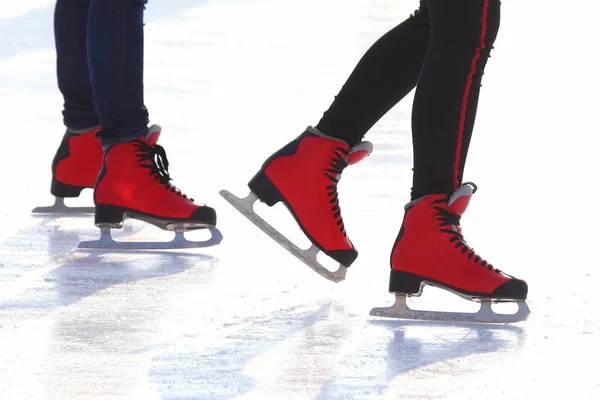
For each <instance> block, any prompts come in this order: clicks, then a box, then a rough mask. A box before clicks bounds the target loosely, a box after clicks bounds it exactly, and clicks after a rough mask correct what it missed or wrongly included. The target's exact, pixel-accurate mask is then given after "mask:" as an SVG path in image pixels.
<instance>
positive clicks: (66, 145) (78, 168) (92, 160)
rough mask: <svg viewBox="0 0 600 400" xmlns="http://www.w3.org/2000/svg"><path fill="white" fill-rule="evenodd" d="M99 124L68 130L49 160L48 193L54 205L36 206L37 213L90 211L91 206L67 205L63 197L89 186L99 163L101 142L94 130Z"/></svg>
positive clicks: (89, 187) (92, 184) (79, 191)
mask: <svg viewBox="0 0 600 400" xmlns="http://www.w3.org/2000/svg"><path fill="white" fill-rule="evenodd" d="M98 130H100V127H99V126H98V127H94V128H90V129H88V130H85V131H82V132H77V133H75V132H73V131H71V130H67V131H66V133H65V134H64V136H63V139H62V142H61V143H60V146H59V148H58V150H57V151H56V154H55V156H54V160H53V161H52V184H51V186H50V193H52V195H53V196H54V197H55V203H54V205H52V206H50V207H37V208H35V209H34V210H33V212H34V213H37V214H80V213H93V212H94V207H67V206H66V205H65V202H64V199H65V198H73V197H79V195H80V194H81V191H82V190H83V189H92V188H93V187H94V184H95V182H96V178H97V177H98V172H99V171H100V166H101V165H102V146H101V144H100V139H99V138H97V137H96V133H97V132H98Z"/></svg>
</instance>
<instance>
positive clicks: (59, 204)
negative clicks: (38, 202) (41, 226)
mask: <svg viewBox="0 0 600 400" xmlns="http://www.w3.org/2000/svg"><path fill="white" fill-rule="evenodd" d="M94 211H95V208H94V207H68V206H67V205H66V204H65V199H63V198H61V197H55V198H54V204H53V205H51V206H49V207H36V208H34V209H33V210H31V212H32V213H33V214H49V215H74V214H93V213H94Z"/></svg>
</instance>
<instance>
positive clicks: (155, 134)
mask: <svg viewBox="0 0 600 400" xmlns="http://www.w3.org/2000/svg"><path fill="white" fill-rule="evenodd" d="M161 131H162V128H161V127H160V125H152V126H151V127H150V128H148V133H146V136H145V138H144V139H145V140H146V143H148V144H149V145H150V146H152V147H154V146H156V143H158V138H159V137H160V133H161Z"/></svg>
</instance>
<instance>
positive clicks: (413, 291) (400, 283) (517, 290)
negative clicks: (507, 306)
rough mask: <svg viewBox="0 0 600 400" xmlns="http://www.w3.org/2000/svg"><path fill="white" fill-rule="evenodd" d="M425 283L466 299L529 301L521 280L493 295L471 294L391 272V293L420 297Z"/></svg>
mask: <svg viewBox="0 0 600 400" xmlns="http://www.w3.org/2000/svg"><path fill="white" fill-rule="evenodd" d="M424 281H427V282H431V283H432V284H434V285H435V286H436V287H439V288H443V289H447V290H450V291H452V292H455V293H457V294H460V295H462V296H464V297H469V298H477V299H493V300H498V301H501V300H508V301H511V300H526V299H527V291H528V288H527V283H525V281H522V280H520V279H512V280H510V281H507V282H505V283H503V284H502V285H500V286H498V287H497V288H496V289H495V290H494V291H493V292H492V293H481V292H469V291H466V290H462V289H459V288H456V287H453V286H450V285H446V284H444V283H442V282H439V281H436V280H434V279H429V278H426V277H424V276H421V275H416V274H413V273H410V272H404V271H397V270H394V269H392V270H391V271H390V285H389V292H390V293H402V294H407V295H419V294H420V293H421V287H422V284H423V282H424Z"/></svg>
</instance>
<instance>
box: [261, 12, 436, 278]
mask: <svg viewBox="0 0 600 400" xmlns="http://www.w3.org/2000/svg"><path fill="white" fill-rule="evenodd" d="M428 42H429V18H428V9H427V6H426V4H425V2H424V1H423V2H422V5H421V8H420V9H419V10H417V12H415V14H414V15H412V16H411V17H410V18H408V19H407V20H405V21H404V22H402V23H401V24H400V25H398V26H397V27H395V28H394V29H392V30H391V31H390V32H388V33H387V34H385V35H384V36H383V37H382V38H380V39H379V40H378V41H377V42H376V43H375V44H373V46H371V48H370V49H369V50H368V51H367V52H366V53H365V55H364V56H363V57H362V59H361V60H360V61H359V63H358V64H357V66H356V67H355V69H354V71H353V72H352V74H351V75H350V77H349V78H348V80H347V81H346V83H345V85H344V86H343V88H342V89H341V91H340V93H339V94H338V96H336V98H335V100H334V101H333V103H332V104H331V106H330V108H329V110H327V111H326V112H325V113H324V115H323V118H322V119H321V121H320V122H319V124H318V125H317V126H316V127H315V128H312V127H309V128H308V129H307V130H306V132H304V133H303V134H301V135H300V136H298V137H297V138H296V139H294V140H293V141H292V142H290V143H288V144H287V145H286V146H284V147H283V148H282V149H280V150H279V151H277V152H275V153H274V154H273V155H272V156H271V157H269V159H268V160H267V161H266V162H265V163H264V164H263V166H262V168H261V170H260V171H259V172H258V173H257V174H256V176H255V177H254V178H253V179H252V180H251V181H250V182H249V187H250V190H251V191H252V192H253V193H254V194H255V195H256V196H257V197H258V198H259V199H260V200H261V201H262V202H265V203H267V204H268V205H270V206H271V205H274V204H275V203H277V202H279V201H283V202H285V203H286V205H287V207H288V209H289V210H290V211H291V212H292V214H293V215H294V217H295V218H296V220H297V221H298V223H299V225H300V227H301V228H302V230H303V231H304V233H305V234H306V235H307V236H308V238H309V239H310V240H311V242H312V243H313V245H314V246H316V247H317V248H319V249H320V250H321V251H323V252H325V254H327V255H328V256H329V257H331V258H333V259H334V260H336V261H337V262H339V263H340V264H341V265H343V266H345V267H349V266H350V265H351V264H352V263H353V262H354V260H355V259H356V257H357V256H358V252H357V251H356V249H355V248H354V245H353V244H352V242H351V241H350V239H349V238H348V237H347V235H346V231H345V226H344V222H343V218H342V214H341V209H340V204H339V199H338V194H337V184H338V182H339V179H340V177H341V174H342V172H343V170H344V169H345V168H346V167H347V166H348V165H349V164H353V163H355V162H356V161H358V160H360V159H361V158H362V157H364V156H365V155H367V154H368V153H370V151H371V147H372V146H371V145H370V143H366V142H362V143H361V139H362V137H363V136H364V135H365V133H366V132H367V131H368V130H369V129H370V128H371V127H372V126H373V125H374V124H375V123H376V122H377V121H378V120H379V119H380V118H381V117H382V116H383V115H384V114H385V113H387V112H388V111H389V110H390V109H391V108H392V107H393V106H394V105H395V104H396V103H397V102H398V101H400V100H401V99H402V98H403V97H404V96H406V94H407V93H409V92H410V91H411V90H412V89H413V88H414V87H415V85H416V83H417V79H418V75H419V70H420V69H421V64H422V62H423V59H424V57H425V54H426V52H427V45H428Z"/></svg>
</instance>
